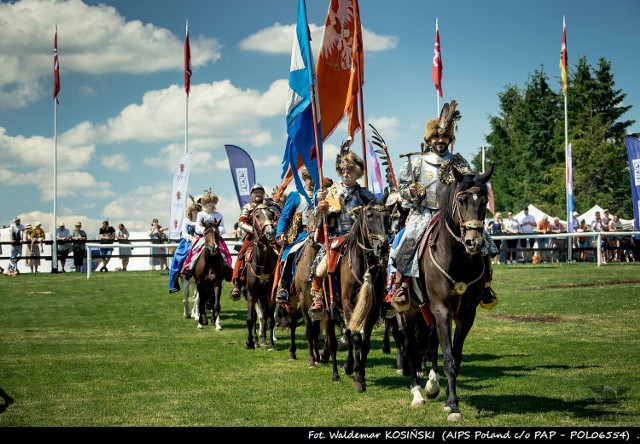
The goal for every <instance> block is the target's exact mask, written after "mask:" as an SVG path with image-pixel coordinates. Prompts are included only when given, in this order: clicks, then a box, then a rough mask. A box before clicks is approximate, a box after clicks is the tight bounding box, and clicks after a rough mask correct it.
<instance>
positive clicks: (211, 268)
mask: <svg viewBox="0 0 640 444" xmlns="http://www.w3.org/2000/svg"><path fill="white" fill-rule="evenodd" d="M218 233H219V231H218V223H216V222H214V223H212V224H207V225H205V230H204V232H203V238H204V246H203V247H202V252H201V253H200V255H199V256H198V259H197V262H196V264H195V266H194V267H193V277H194V280H195V281H196V286H197V289H198V295H199V296H198V298H197V300H198V312H199V315H198V329H202V328H204V325H206V324H208V321H207V319H206V316H207V308H206V307H207V306H209V307H211V310H212V312H213V314H212V316H211V323H212V324H215V326H216V330H222V326H221V325H220V293H221V291H222V281H223V279H224V276H223V274H224V267H225V263H224V261H225V258H224V256H223V254H222V253H221V251H220V248H218V242H217V239H218V236H219V234H218ZM186 287H187V288H188V282H187V285H186Z"/></svg>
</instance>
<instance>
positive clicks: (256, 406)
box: [0, 264, 640, 427]
mask: <svg viewBox="0 0 640 444" xmlns="http://www.w3.org/2000/svg"><path fill="white" fill-rule="evenodd" d="M494 286H495V288H496V290H497V291H498V294H499V297H500V304H499V305H498V306H497V307H496V308H495V309H493V310H492V311H486V310H479V312H478V316H477V319H476V323H475V325H474V327H473V329H472V330H471V333H470V335H469V338H468V340H467V342H466V344H465V350H464V351H465V353H464V356H465V357H464V361H463V363H462V367H461V374H460V377H459V378H458V394H459V397H460V402H461V404H460V407H461V409H462V412H463V414H464V416H465V419H464V421H463V422H462V423H459V424H460V425H461V426H464V427H528V426H530V427H564V426H566V427H612V426H613V427H630V426H638V425H640V347H639V346H640V329H639V328H638V325H639V324H640V264H608V265H606V266H603V267H600V268H598V267H596V266H595V265H594V264H573V265H566V264H560V265H557V264H553V265H551V264H545V265H527V266H524V265H519V266H505V265H501V266H496V267H495V284H494ZM0 289H1V291H0V388H1V389H3V390H4V391H5V392H6V393H7V394H9V395H10V396H11V397H13V398H14V399H15V402H14V403H13V404H11V405H9V406H3V404H2V401H0V427H8V426H14V427H15V426H18V427H24V426H54V427H59V426H65V427H69V426H71V427H78V426H79V427H97V426H144V427H147V426H162V427H165V426H185V427H188V426H209V427H237V426H239V427H294V426H295V427H356V426H358V427H444V426H448V425H450V424H449V423H448V422H447V420H446V414H445V413H444V412H443V402H444V397H445V395H444V390H442V391H441V392H440V396H439V397H438V398H437V399H436V400H435V401H429V402H428V403H427V404H426V405H425V406H423V407H421V408H412V407H411V406H410V403H411V395H410V393H409V386H408V384H409V380H408V378H405V377H403V376H400V375H398V374H397V373H396V371H395V351H394V352H393V353H392V354H390V355H385V354H383V353H382V351H381V344H382V329H381V328H380V329H377V330H375V331H374V335H373V347H372V352H371V354H370V360H369V368H368V373H367V375H368V390H367V392H366V393H364V394H357V393H356V392H355V390H354V388H353V384H352V381H351V378H350V377H348V376H346V375H345V374H344V372H343V371H342V364H343V363H344V356H345V352H339V354H338V358H339V365H340V370H341V376H342V383H339V384H335V383H333V382H331V369H330V366H329V365H324V366H322V367H320V368H317V369H308V368H307V359H306V343H305V341H304V328H303V327H301V328H299V329H298V333H297V344H298V348H299V351H298V360H297V361H289V352H288V347H289V341H288V335H289V331H288V330H278V331H277V337H278V341H277V342H276V350H275V351H271V352H269V351H267V350H265V349H257V350H247V349H245V346H244V343H245V340H246V335H247V331H246V324H245V319H246V311H245V304H244V300H242V301H241V302H232V301H231V300H230V299H229V297H228V294H229V290H230V287H227V286H225V288H224V294H223V300H222V316H221V317H222V326H223V331H221V332H216V331H215V329H214V328H213V327H212V326H211V325H209V326H207V327H205V329H204V330H197V329H196V324H197V323H196V322H195V321H194V320H191V319H184V318H183V317H182V294H181V293H176V294H169V293H168V291H167V276H166V275H162V274H160V273H159V272H129V273H97V274H95V275H94V276H93V277H92V278H91V279H90V280H86V278H85V276H84V275H82V274H75V273H66V274H58V275H51V274H38V275H22V276H19V277H16V278H9V277H5V276H0ZM604 386H607V387H610V389H607V393H603V392H602V391H600V392H598V388H600V389H602V387H604ZM618 388H620V390H619V389H618ZM611 390H613V392H612V391H611ZM625 390H626V392H625V393H622V392H623V391H625ZM612 393H613V395H612Z"/></svg>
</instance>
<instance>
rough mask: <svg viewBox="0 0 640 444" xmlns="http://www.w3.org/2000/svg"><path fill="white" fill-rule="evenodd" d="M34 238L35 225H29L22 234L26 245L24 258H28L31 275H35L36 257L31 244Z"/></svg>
mask: <svg viewBox="0 0 640 444" xmlns="http://www.w3.org/2000/svg"><path fill="white" fill-rule="evenodd" d="M32 236H33V225H31V224H27V225H25V226H24V231H23V232H22V243H23V244H24V256H25V257H26V258H27V266H28V267H29V268H30V269H31V273H34V272H35V270H34V265H35V264H34V262H33V260H34V257H33V244H32V243H31V237H32Z"/></svg>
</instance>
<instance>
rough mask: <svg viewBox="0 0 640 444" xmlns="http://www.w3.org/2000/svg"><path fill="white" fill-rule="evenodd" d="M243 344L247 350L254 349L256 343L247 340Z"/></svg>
mask: <svg viewBox="0 0 640 444" xmlns="http://www.w3.org/2000/svg"><path fill="white" fill-rule="evenodd" d="M245 345H246V346H247V349H248V350H255V349H256V344H252V343H250V342H247V343H246V344H245Z"/></svg>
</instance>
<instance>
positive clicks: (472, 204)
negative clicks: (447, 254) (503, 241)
mask: <svg viewBox="0 0 640 444" xmlns="http://www.w3.org/2000/svg"><path fill="white" fill-rule="evenodd" d="M493 168H494V165H492V166H491V168H490V169H489V171H487V172H486V173H483V174H477V173H471V174H462V173H460V172H458V170H456V169H455V168H454V169H453V175H454V178H455V180H454V181H453V182H452V183H451V184H450V185H449V187H447V190H446V195H445V201H444V202H445V205H444V206H443V208H442V211H443V216H444V221H445V223H446V224H447V228H448V230H449V232H450V233H451V234H452V235H453V237H455V238H456V240H458V241H459V242H461V243H462V244H463V245H464V248H465V250H466V252H467V254H469V255H475V254H478V253H479V252H480V249H481V248H482V243H483V239H482V234H483V231H484V218H485V214H486V212H487V203H488V202H489V190H488V187H487V182H489V180H490V179H491V175H492V174H493ZM452 226H453V228H452Z"/></svg>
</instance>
